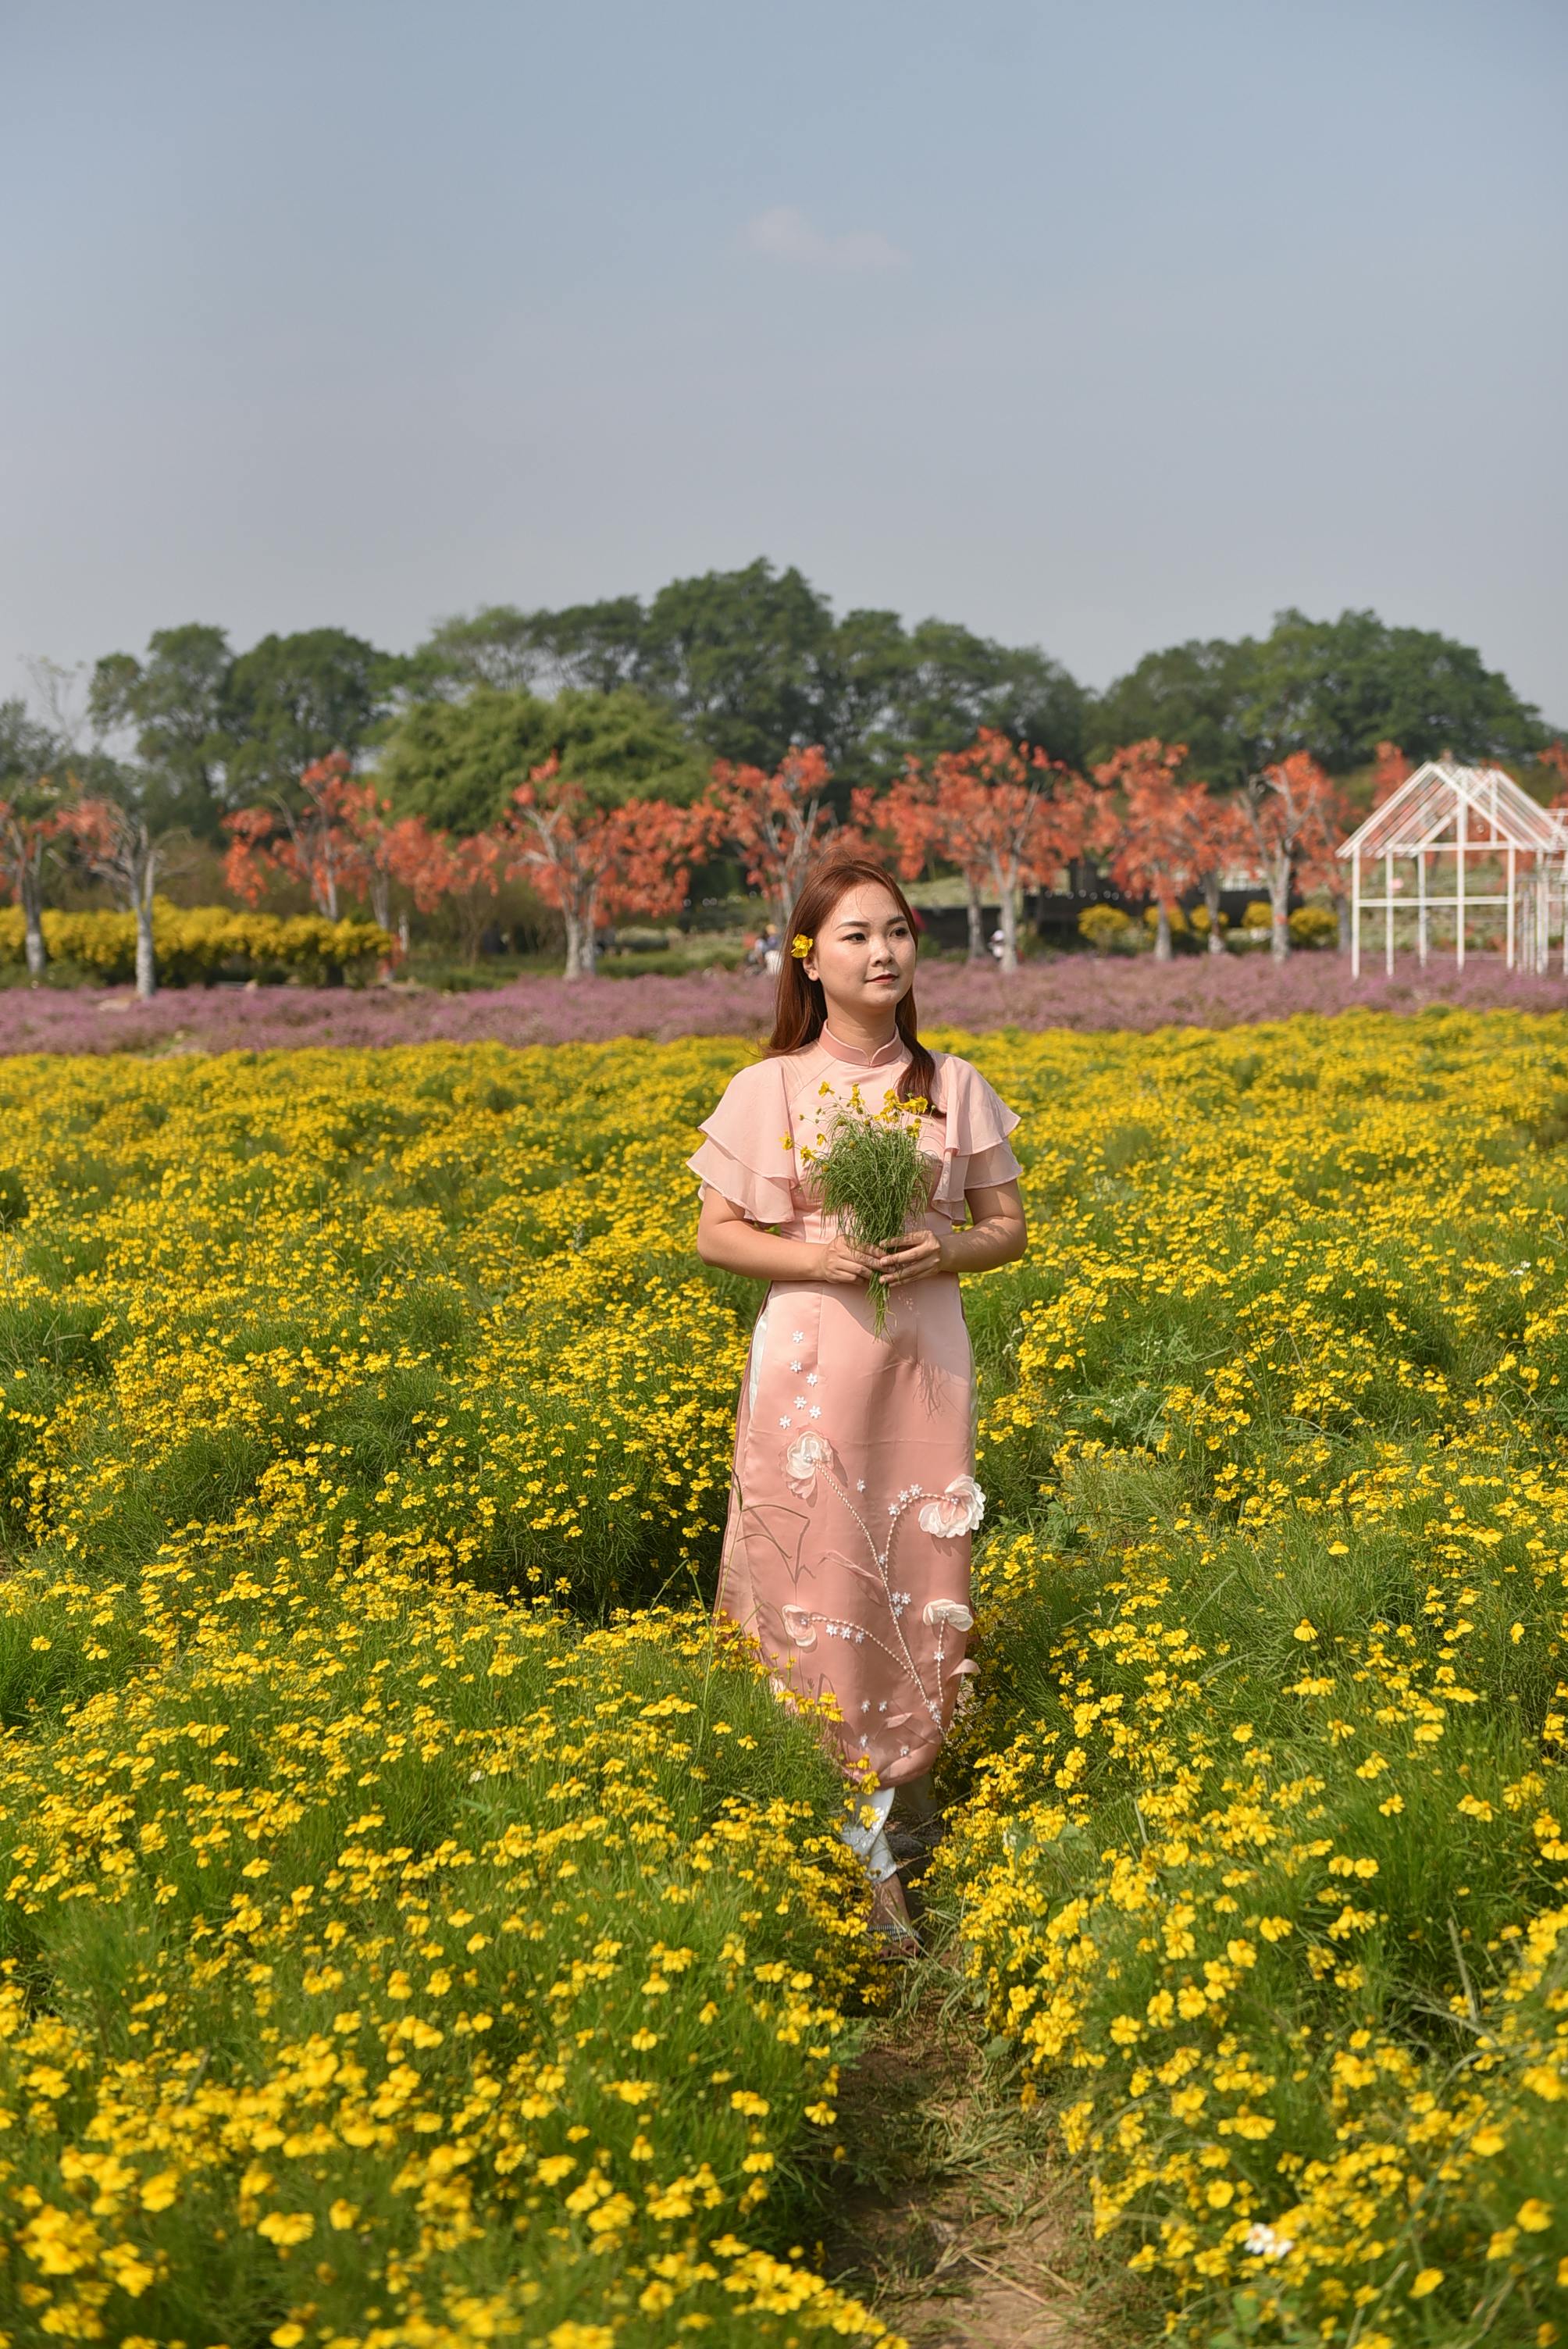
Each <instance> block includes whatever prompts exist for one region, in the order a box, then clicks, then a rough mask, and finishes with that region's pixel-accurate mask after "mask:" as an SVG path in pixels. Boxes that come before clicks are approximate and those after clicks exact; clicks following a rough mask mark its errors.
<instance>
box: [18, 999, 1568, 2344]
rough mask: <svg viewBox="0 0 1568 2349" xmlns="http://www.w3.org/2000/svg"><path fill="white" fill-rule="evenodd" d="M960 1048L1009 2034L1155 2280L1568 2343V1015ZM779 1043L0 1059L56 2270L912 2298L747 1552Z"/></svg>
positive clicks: (35, 1950) (846, 1928)
mask: <svg viewBox="0 0 1568 2349" xmlns="http://www.w3.org/2000/svg"><path fill="white" fill-rule="evenodd" d="M939 1040H943V1039H939ZM947 1041H953V1042H955V1043H956V1042H959V1041H961V1040H956V1039H947ZM962 1048H963V1049H964V1050H966V1051H968V1052H969V1053H970V1055H971V1057H973V1058H974V1059H975V1060H976V1061H977V1062H978V1063H979V1065H980V1066H981V1067H982V1068H983V1069H984V1071H985V1074H986V1075H987V1076H988V1077H989V1078H990V1079H991V1081H993V1082H994V1083H995V1085H996V1086H997V1087H998V1088H999V1090H1000V1091H1001V1092H1003V1094H1004V1095H1005V1096H1006V1098H1007V1099H1008V1100H1009V1101H1011V1102H1013V1103H1014V1104H1015V1105H1016V1107H1017V1108H1018V1109H1019V1110H1020V1111H1021V1112H1024V1115H1025V1123H1024V1125H1023V1127H1022V1128H1021V1129H1020V1133H1019V1135H1018V1137H1017V1140H1018V1143H1019V1145H1020V1155H1021V1156H1022V1157H1023V1158H1024V1160H1025V1164H1026V1178H1025V1182H1026V1196H1027V1201H1028V1206H1029V1210H1030V1218H1031V1226H1032V1235H1033V1237H1032V1246H1031V1250H1030V1255H1029V1257H1028V1259H1027V1261H1026V1263H1025V1264H1023V1265H1021V1266H1018V1267H1016V1268H1011V1269H1010V1270H1009V1271H1008V1272H1006V1273H1005V1274H1001V1275H996V1276H992V1277H990V1278H987V1279H986V1280H985V1281H983V1282H980V1283H977V1284H975V1285H974V1287H973V1288H972V1289H971V1292H970V1294H969V1298H968V1309H969V1314H970V1321H971V1327H972V1330H973V1331H974V1334H975V1346H976V1353H977V1356H978V1359H979V1361H980V1363H981V1366H982V1372H983V1378H984V1386H985V1412H984V1419H983V1426H982V1438H981V1442H982V1454H983V1456H982V1459H981V1461H980V1464H979V1470H978V1473H979V1475H980V1479H981V1482H982V1484H983V1485H985V1489H986V1492H987V1495H988V1496H989V1506H988V1511H987V1517H986V1528H987V1531H986V1535H985V1539H984V1540H983V1542H982V1543H981V1545H980V1547H979V1549H978V1552H977V1578H978V1582H979V1587H980V1594H981V1597H980V1609H979V1613H980V1632H981V1641H980V1645H979V1647H978V1649H977V1654H978V1658H979V1661H980V1662H981V1665H982V1680H981V1688H982V1691H983V1696H982V1701H981V1702H979V1703H978V1704H977V1705H976V1706H975V1708H974V1710H973V1711H972V1713H970V1715H969V1716H968V1717H967V1719H966V1722H965V1727H964V1732H963V1739H964V1742H963V1745H962V1748H961V1749H960V1750H955V1751H954V1753H953V1754H951V1755H950V1757H949V1770H948V1776H949V1782H950V1784H949V1791H950V1794H951V1795H952V1796H953V1797H954V1812H953V1818H954V1834H953V1835H952V1837H950V1840H949V1842H948V1844H947V1846H946V1847H945V1848H944V1853H943V1856H942V1857H941V1859H940V1862H939V1866H938V1869H937V1871H936V1874H935V1876H934V1879H932V1880H930V1882H929V1883H928V1890H929V1891H930V1893H931V1898H932V1901H933V1905H934V1909H935V1910H936V1911H937V1912H938V1914H939V1915H940V1916H941V1917H944V1918H946V1919H948V1920H951V1924H952V1927H953V1930H954V1932H955V1933H956V1934H957V1936H958V1937H959V1944H960V1950H961V1955H962V1961H963V1963H964V1964H965V1966H966V1968H967V1969H968V1971H969V1972H970V1974H971V1976H972V1978H973V1989H974V1995H975V2001H976V2022H977V2027H978V2028H979V2029H980V2030H981V2031H982V2033H984V2034H985V2036H986V2037H987V2038H988V2039H991V2040H993V2041H996V2040H999V2041H1002V2042H1005V2043H1006V2044H1007V2045H1008V2046H1010V2047H1011V2048H1012V2050H1013V2051H1014V2054H1015V2056H1016V2064H1017V2069H1018V2081H1019V2085H1020V2087H1021V2089H1022V2093H1023V2095H1024V2096H1025V2098H1026V2101H1031V2102H1034V2103H1035V2104H1036V2105H1037V2109H1038V2112H1039V2114H1040V2116H1041V2122H1042V2126H1047V2127H1055V2128H1056V2129H1057V2131H1058V2141H1059V2143H1060V2144H1061V2147H1062V2148H1063V2156H1062V2158H1064V2160H1066V2161H1068V2162H1069V2163H1070V2164H1071V2165H1073V2167H1074V2169H1075V2172H1076V2174H1078V2176H1079V2177H1081V2180H1082V2192H1083V2199H1084V2202H1085V2206H1086V2209H1090V2210H1091V2211H1092V2214H1093V2225H1094V2227H1095V2228H1096V2229H1097V2230H1099V2233H1100V2235H1101V2237H1102V2239H1103V2243H1104V2247H1105V2255H1106V2256H1107V2257H1108V2258H1109V2259H1112V2260H1114V2261H1119V2262H1122V2263H1124V2264H1126V2265H1128V2266H1130V2268H1131V2269H1133V2270H1134V2271H1136V2272H1138V2273H1139V2274H1140V2275H1141V2276H1142V2277H1143V2279H1144V2282H1143V2286H1142V2290H1143V2292H1144V2294H1145V2295H1148V2296H1151V2298H1152V2302H1153V2304H1155V2305H1156V2306H1157V2307H1158V2308H1159V2309H1160V2310H1161V2311H1164V2312H1166V2313H1167V2315H1168V2323H1169V2325H1170V2327H1171V2329H1173V2330H1174V2331H1175V2332H1176V2333H1178V2334H1179V2335H1180V2337H1182V2338H1185V2339H1189V2340H1191V2341H1193V2342H1216V2343H1217V2342H1220V2341H1222V2340H1230V2341H1241V2340H1244V2339H1256V2340H1259V2341H1277V2342H1305V2341H1308V2340H1312V2341H1317V2340H1323V2341H1326V2342H1331V2343H1344V2344H1357V2349H1380V2345H1382V2349H1386V2344H1396V2343H1398V2344H1403V2343H1405V2342H1407V2341H1411V2342H1422V2343H1433V2344H1460V2343H1470V2342H1472V2341H1480V2339H1482V2338H1483V2337H1484V2338H1486V2339H1489V2340H1496V2341H1505V2342H1519V2343H1526V2342H1531V2343H1547V2342H1550V2341H1553V2340H1555V2339H1557V2338H1558V2337H1559V2334H1558V2333H1557V2331H1555V2330H1554V2329H1553V2328H1554V2327H1555V2326H1557V2325H1559V2324H1560V2323H1563V2319H1562V2317H1561V2315H1560V2311H1561V2309H1562V2307H1563V2290H1562V2287H1563V2282H1568V2189H1563V2186H1562V2184H1561V2181H1560V2178H1559V2172H1560V2170H1561V2169H1562V2168H1563V2153H1564V2139H1565V2137H1568V2130H1565V2128H1564V2126H1563V2116H1564V2114H1565V2113H1568V2047H1565V2045H1564V2036H1565V2034H1568V1892H1565V1891H1564V1889H1563V1887H1564V1874H1565V1868H1568V1787H1565V1786H1564V1785H1563V1773H1562V1764H1561V1761H1560V1758H1559V1754H1560V1741H1561V1739H1562V1737H1563V1733H1564V1732H1565V1730H1568V1688H1565V1687H1564V1685H1563V1683H1564V1680H1565V1678H1568V1665H1565V1663H1564V1635H1565V1630H1568V1617H1565V1613H1564V1610H1565V1609H1568V1441H1565V1439H1568V1283H1565V1279H1564V1274H1565V1273H1568V1232H1565V1229H1564V1224H1563V1216H1564V1214H1565V1213H1568V1158H1565V1156H1564V1145H1565V1143H1568V1019H1556V1018H1552V1019H1527V1018H1524V1017H1521V1016H1518V1015H1512V1014H1509V1013H1490V1014H1484V1015H1480V1014H1460V1013H1446V1012H1445V1013H1437V1014H1431V1013H1429V1014H1423V1015H1422V1016H1421V1017H1419V1018H1418V1019H1413V1020H1409V1021H1404V1022H1400V1021H1396V1020H1392V1019H1383V1018H1379V1017H1375V1016H1372V1015H1366V1016H1359V1017H1348V1018H1342V1019H1334V1020H1315V1019H1312V1020H1300V1021H1296V1022H1293V1023H1290V1024H1287V1025H1284V1026H1278V1027H1274V1028H1270V1029H1252V1030H1232V1031H1229V1032H1227V1033H1225V1034H1222V1035H1215V1034H1204V1033H1199V1032H1195V1031H1181V1032H1180V1033H1175V1032H1168V1033H1166V1034H1162V1035H1161V1034H1157V1035H1153V1036H1141V1037H1126V1036H1121V1037H1118V1036H1110V1035H1083V1034H1078V1035H1066V1034H1059V1033H1058V1034H1047V1035H1032V1036H1018V1035H1008V1034H1004V1035H998V1036H993V1037H987V1038H982V1039H970V1040H962ZM743 1057H744V1050H743V1048H742V1047H740V1046H738V1045H734V1044H725V1043H722V1042H715V1041H712V1040H702V1041H690V1042H686V1043H680V1044H672V1045H663V1046H655V1045H650V1044H643V1043H632V1042H626V1043H620V1044H611V1045H579V1046H566V1047H559V1048H554V1049H549V1050H538V1049H536V1050H527V1051H511V1050H507V1049H505V1048H503V1047H500V1046H496V1045H473V1046H428V1047H416V1048H409V1049H397V1050H379V1051H375V1052H370V1051H364V1052H341V1053H333V1052H328V1051H304V1052H298V1053H292V1054H281V1053H280V1054H273V1055H266V1056H260V1057H258V1056H252V1055H235V1056H230V1057H226V1058H218V1059H205V1058H201V1057H200V1056H191V1057H184V1056H171V1057H169V1058H166V1059H162V1060H156V1061H141V1060H129V1059H125V1060H108V1059H101V1060H93V1061H86V1060H82V1061H49V1060H41V1059H39V1060H26V1059H13V1060H9V1061H0V1511H3V1515H0V1548H3V1551H4V1557H5V1566H6V1571H5V1575H4V1578H3V1579H0V1704H3V1707H4V1715H5V1724H6V1730H5V1742H4V1744H0V1886H3V1887H4V1889H5V1899H4V1902H3V1904H0V1962H3V1964H4V1968H5V1971H4V1977H3V1987H0V2124H3V2126H0V2336H3V2338H4V2340H5V2341H6V2342H9V2343H13V2344H24V2343H26V2344H33V2343H37V2344H44V2343H53V2342H59V2341H95V2340H96V2341H105V2342H116V2343H125V2342H135V2343H139V2344H144V2349H145V2345H147V2344H158V2349H172V2344H175V2343H181V2344H185V2349H217V2344H227V2349H253V2344H262V2343H264V2342H271V2343H274V2344H279V2349H294V2344H299V2349H324V2344H336V2349H371V2344H376V2345H377V2349H402V2344H409V2349H415V2344H420V2349H423V2344H431V2349H434V2344H454V2349H456V2344H467V2343H469V2342H475V2343H477V2342H481V2341H491V2340H495V2341H513V2342H517V2343H520V2344H534V2343H541V2344H550V2349H620V2344H625V2349H645V2344H646V2349H654V2344H660V2349H663V2344H675V2343H677V2342H679V2341H681V2340H684V2339H686V2338H687V2337H691V2338H693V2339H696V2338H699V2337H701V2336H703V2335H705V2334H706V2335H707V2337H709V2338H711V2339H713V2340H715V2341H719V2340H722V2341H728V2340H732V2339H733V2340H736V2341H739V2342H744V2341H749V2340H756V2341H758V2342H763V2341H777V2342H779V2343H780V2344H786V2343H789V2342H790V2341H795V2340H800V2341H804V2339H805V2338H806V2337H807V2336H809V2335H810V2334H812V2333H824V2334H825V2333H829V2332H831V2333H837V2334H839V2335H841V2336H847V2337H860V2338H862V2339H872V2338H874V2337H876V2335H877V2334H878V2333H879V2331H880V2330H881V2328H880V2327H879V2325H878V2323H877V2320H876V2318H875V2316H874V2314H873V2313H872V2312H870V2311H868V2310H866V2309H864V2308H861V2307H860V2306H859V2305H857V2304H856V2303H855V2302H852V2301H851V2300H849V2299H848V2298H846V2297H845V2296H844V2295H843V2294H842V2293H841V2292H836V2291H835V2290H834V2289H833V2288H832V2286H831V2284H830V2282H828V2281H825V2280H824V2278H823V2276H822V2274H821V2273H820V2272H819V2271H818V2268H817V2265H816V2263H815V2254H814V2251H813V2245H814V2243H815V2240H816V2237H817V2235H818V2234H820V2232H821V2231H822V2228H823V2213H824V2211H825V2210H826V2209H827V2208H828V2206H829V2203H830V2197H831V2190H832V2183H833V2174H834V2167H835V2149H836V2141H835V2135H834V2119H835V2108H834V2103H833V2096H834V2090H835V2084H836V2081H837V2078H838V2075H839V2072H840V2070H841V2068H842V2066H843V2065H844V2064H846V2063H847V2062H849V2061H851V2060H852V2058H853V2054H854V2051H855V2047H856V2044H857V2043H858V2040H859V2037H860V2035H861V2032H862V2030H863V2027H864V2026H863V2023H862V2020H861V2018H862V2017H863V2016H864V2015H865V2013H867V2011H868V2009H869V2008H870V2007H871V2006H872V2005H873V2004H874V2003H875V2001H876V1999H877V1997H878V1995H879V1992H878V1990H877V1986H876V1978H875V1976H874V1973H873V1972H872V1969H871V1968H870V1967H869V1966H868V1963H867V1961H866V1958H865V1955H864V1950H863V1945H862V1940H861V1913H862V1909H863V1903H862V1902H861V1899H860V1898H859V1894H858V1890H857V1887H856V1883H855V1878H854V1875H853V1870H852V1868H851V1865H850V1863H849V1862H848V1860H847V1857H846V1856H845V1855H844V1853H843V1850H842V1847H841V1845H840V1844H839V1842H838V1839H837V1836H836V1833H835V1826H836V1819H837V1816H838V1808H837V1806H838V1802H839V1796H838V1793H837V1789H836V1785H835V1782H834V1778H833V1774H832V1772H831V1770H830V1767H829V1765H828V1764H827V1763H826V1761H825V1759H824V1758H823V1755H822V1754H821V1752H820V1749H819V1747H818V1746H817V1744H816V1742H815V1740H814V1737H813V1734H812V1732H811V1729H810V1724H809V1723H805V1722H802V1721H799V1720H796V1719H793V1718H791V1717H789V1716H788V1715H786V1714H785V1713H782V1712H781V1711H780V1710H779V1708H778V1707H777V1706H776V1705H775V1704H774V1703H773V1702H772V1700H771V1699H770V1698H769V1695H768V1693H767V1690H766V1685H765V1683H763V1682H761V1681H759V1680H758V1678H757V1677H756V1676H755V1675H754V1674H753V1673H752V1672H750V1671H749V1670H748V1667H747V1665H746V1663H745V1661H744V1659H743V1658H741V1657H738V1656H736V1655H733V1654H729V1653H727V1652H725V1651H723V1650H721V1649H720V1650H716V1648H715V1646H714V1644H713V1641H712V1640H711V1637H710V1635H709V1633H708V1631H707V1626H706V1622H705V1617H704V1612H703V1608H704V1603H705V1602H706V1600H707V1596H708V1594H709V1592H710V1590H711V1587H712V1574H713V1569H714V1566H715V1564H716V1558H717V1538H718V1531H719V1528H720V1526H721V1524H722V1519H723V1512H724V1506H725V1497H726V1490H727V1474H728V1449H729V1443H730V1436H731V1432H732V1425H733V1421H732V1411H733V1404H734V1400H735V1393H736V1390H737V1388H738V1381H739V1375H740V1366H741V1361H742V1357H743V1352H744V1347H745V1341H746V1335H747V1330H748V1314H749V1311H750V1309H751V1308H752V1306H753V1305H754V1303H755V1298H754V1296H753V1295H752V1293H751V1292H750V1291H749V1290H748V1288H747V1286H746V1285H745V1284H744V1283H741V1282H738V1281H736V1280H733V1279H730V1278H727V1277H724V1276H719V1275H715V1274H713V1273H711V1272H708V1271H706V1270H705V1269H704V1268H701V1267H700V1266H699V1265H698V1264H697V1262H696V1258H695V1256H694V1254H693V1252H692V1248H691V1237H692V1228H693V1224H694V1220H695V1207H696V1198H695V1186H694V1185H692V1183H691V1180H690V1178H689V1176H687V1175H686V1173H685V1172H684V1170H683V1168H682V1166H681V1163H680V1162H681V1160H682V1158H683V1157H684V1156H685V1154H686V1152H687V1151H688V1150H689V1148H690V1147H691V1143H692V1129H693V1128H694V1126H695V1124H696V1121H697V1120H698V1119H699V1118H700V1117H701V1116H703V1115H704V1114H706V1112H707V1109H708V1108H709V1107H710V1106H711V1104H712V1102H713V1101H714V1100H715V1098H716V1097H717V1093H718V1092H719V1090H720V1088H721V1086H722V1083H723V1081H724V1079H725V1077H726V1076H727V1074H728V1072H729V1071H731V1070H732V1069H733V1068H734V1066H735V1065H736V1064H737V1063H738V1061H739V1060H740V1059H741V1058H743ZM1129 2321H1130V2322H1131V2321H1132V2320H1131V2319H1130V2320H1129ZM1138 2321H1139V2322H1141V2321H1142V2319H1141V2318H1140V2319H1139V2320H1138ZM1154 2321H1155V2323H1156V2326H1158V2323H1159V2319H1158V2317H1156V2319H1155V2320H1154ZM1563 2337H1564V2338H1568V2325H1565V2326H1564V2329H1563Z"/></svg>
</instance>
